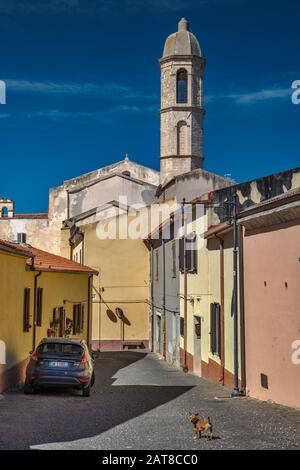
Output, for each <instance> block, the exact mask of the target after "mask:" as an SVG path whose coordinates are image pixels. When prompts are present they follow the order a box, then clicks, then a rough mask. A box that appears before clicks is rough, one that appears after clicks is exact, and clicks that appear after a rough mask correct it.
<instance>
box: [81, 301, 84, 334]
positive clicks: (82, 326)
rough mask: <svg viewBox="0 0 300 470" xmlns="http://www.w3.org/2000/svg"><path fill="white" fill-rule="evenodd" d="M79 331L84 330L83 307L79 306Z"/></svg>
mask: <svg viewBox="0 0 300 470" xmlns="http://www.w3.org/2000/svg"><path fill="white" fill-rule="evenodd" d="M80 320H81V321H80V331H81V332H83V329H84V305H83V304H82V305H81V318H80Z"/></svg>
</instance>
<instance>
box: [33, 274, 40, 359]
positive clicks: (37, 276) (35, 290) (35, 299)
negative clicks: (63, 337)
mask: <svg viewBox="0 0 300 470" xmlns="http://www.w3.org/2000/svg"><path fill="white" fill-rule="evenodd" d="M41 274H42V273H41V271H39V272H38V273H37V274H35V276H34V306H33V330H32V350H33V351H34V350H35V346H36V344H35V343H36V322H37V284H38V278H39V277H40V276H41Z"/></svg>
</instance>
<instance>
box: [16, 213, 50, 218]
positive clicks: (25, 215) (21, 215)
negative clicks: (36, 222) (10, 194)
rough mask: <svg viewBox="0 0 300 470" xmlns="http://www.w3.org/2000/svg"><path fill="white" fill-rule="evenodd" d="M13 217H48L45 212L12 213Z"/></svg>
mask: <svg viewBox="0 0 300 470" xmlns="http://www.w3.org/2000/svg"><path fill="white" fill-rule="evenodd" d="M12 218H13V219H48V214H47V212H45V213H42V212H39V213H32V214H14V215H13V217H12Z"/></svg>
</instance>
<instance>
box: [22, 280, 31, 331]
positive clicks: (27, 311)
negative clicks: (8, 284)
mask: <svg viewBox="0 0 300 470" xmlns="http://www.w3.org/2000/svg"><path fill="white" fill-rule="evenodd" d="M29 320H30V289H29V288H28V287H25V289H24V305H23V331H24V332H28V331H29V329H30V324H29Z"/></svg>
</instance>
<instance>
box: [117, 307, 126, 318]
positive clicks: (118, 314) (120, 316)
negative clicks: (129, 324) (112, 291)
mask: <svg viewBox="0 0 300 470" xmlns="http://www.w3.org/2000/svg"><path fill="white" fill-rule="evenodd" d="M116 315H117V317H119V318H120V319H122V318H124V316H125V315H124V312H123V310H122V309H121V308H119V307H117V308H116Z"/></svg>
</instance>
